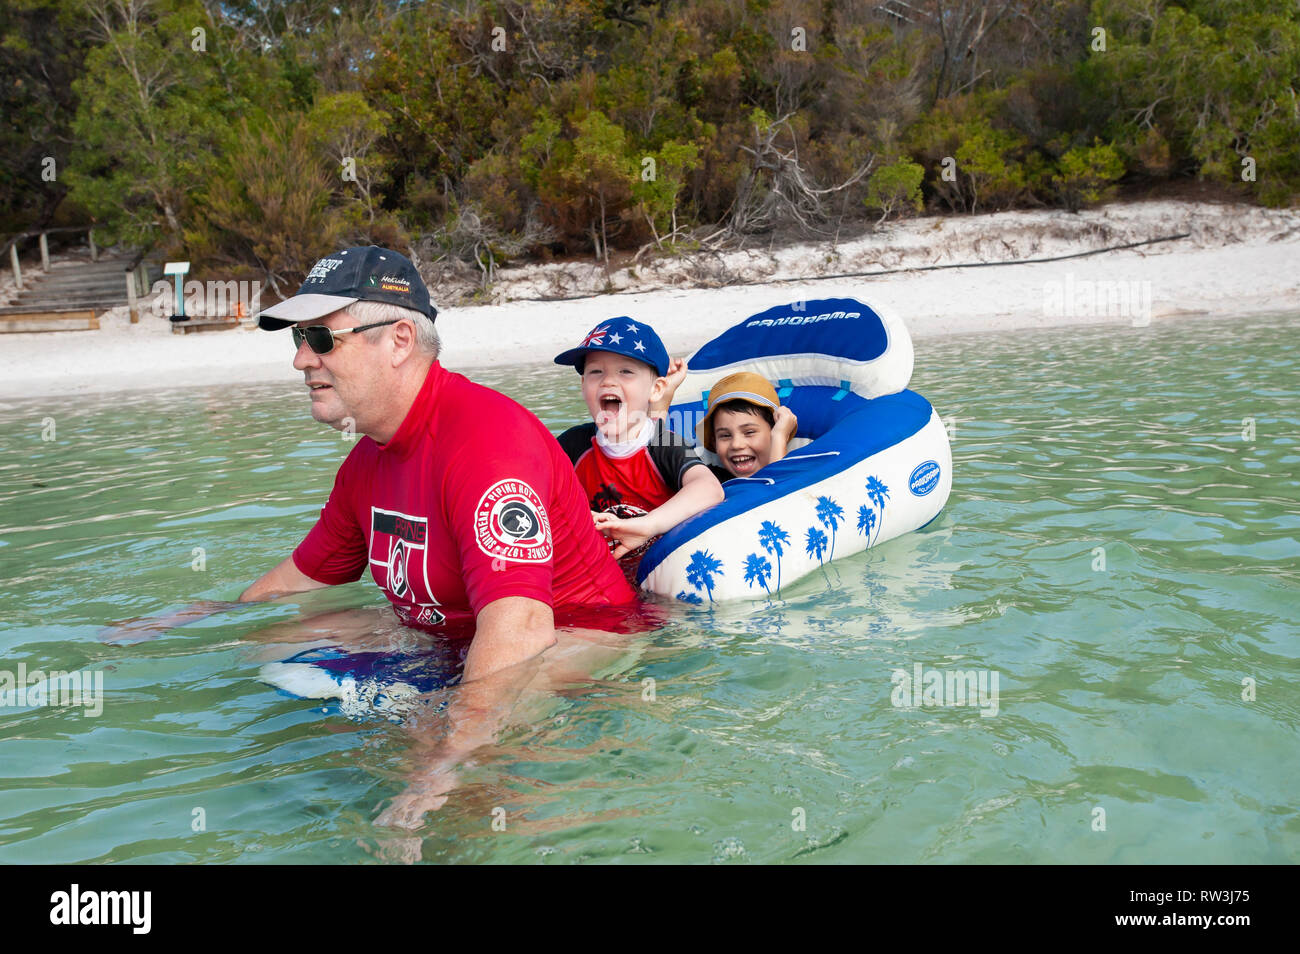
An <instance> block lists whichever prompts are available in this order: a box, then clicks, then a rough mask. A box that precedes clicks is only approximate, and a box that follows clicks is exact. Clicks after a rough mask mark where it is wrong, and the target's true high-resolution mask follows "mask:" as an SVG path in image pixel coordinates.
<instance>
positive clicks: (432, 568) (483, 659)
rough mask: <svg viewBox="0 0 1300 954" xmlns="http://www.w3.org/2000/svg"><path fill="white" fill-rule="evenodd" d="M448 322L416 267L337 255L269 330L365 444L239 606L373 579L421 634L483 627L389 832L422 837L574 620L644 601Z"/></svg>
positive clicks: (540, 444) (339, 420)
mask: <svg viewBox="0 0 1300 954" xmlns="http://www.w3.org/2000/svg"><path fill="white" fill-rule="evenodd" d="M436 316H437V310H436V309H435V308H434V307H433V305H432V304H431V303H430V301H429V293H428V290H427V289H426V287H425V285H424V282H423V280H422V279H421V278H420V275H419V273H418V272H417V271H416V269H415V267H414V266H413V265H412V264H411V262H410V261H408V260H407V259H406V258H405V257H404V256H402V255H399V254H398V253H396V252H392V251H389V250H388V249H383V248H379V247H377V246H369V247H364V248H349V249H345V250H343V251H341V252H337V253H335V254H333V255H328V256H326V257H325V258H323V259H321V260H320V261H319V262H317V263H316V264H315V265H314V266H313V267H312V269H311V271H310V272H309V273H308V275H307V278H306V279H305V280H304V282H303V284H302V287H301V288H300V289H299V290H298V293H297V294H296V295H294V296H293V297H292V298H288V299H286V300H284V301H283V302H281V303H279V304H278V305H275V306H274V307H272V308H268V309H267V310H265V311H263V312H262V313H261V314H260V315H259V316H258V323H259V325H260V326H261V327H262V328H263V329H265V330H269V331H275V330H280V329H284V328H290V327H291V328H292V329H293V331H292V333H293V341H294V344H295V346H296V348H297V350H296V352H295V354H294V359H293V366H294V368H296V369H297V370H299V371H301V372H302V373H303V378H304V383H305V384H306V386H307V388H308V389H309V392H310V400H311V415H312V417H313V418H315V419H316V420H317V421H320V422H321V423H323V424H329V425H330V426H331V427H334V428H336V429H338V430H341V431H342V430H349V431H355V432H359V433H361V434H363V435H365V436H364V437H363V438H361V439H360V440H358V441H357V443H356V445H355V446H354V447H353V448H352V451H351V453H349V454H348V457H347V459H346V460H345V461H344V462H343V464H342V466H341V467H340V468H339V471H338V474H337V476H336V477H335V480H334V489H333V491H332V492H331V494H330V496H329V499H328V500H327V501H326V503H325V506H324V509H322V511H321V515H320V519H319V520H317V522H316V524H315V526H313V527H312V529H311V531H310V532H309V533H308V534H307V536H306V538H305V539H304V540H303V541H302V543H301V544H299V545H298V547H297V548H296V549H295V550H294V552H293V553H292V555H290V556H289V557H288V558H286V559H285V560H284V561H282V562H281V563H280V564H278V565H277V566H275V567H274V568H272V569H271V570H269V571H267V572H266V573H265V574H263V575H262V576H261V577H260V578H259V579H258V580H257V581H256V582H254V583H253V584H252V585H251V586H249V587H248V589H246V590H245V591H244V592H243V593H242V594H241V595H240V597H239V599H240V601H241V602H248V601H252V600H266V599H271V598H273V597H277V596H283V595H286V594H290V593H299V592H303V591H305V590H313V589H318V588H320V587H324V586H330V585H335V584H341V583H349V582H352V581H354V580H357V579H359V578H360V577H361V575H362V573H363V572H364V571H365V570H366V568H367V567H368V568H369V569H370V572H371V575H372V576H373V578H374V580H375V583H376V584H378V586H379V587H380V589H381V590H382V591H383V593H384V596H385V597H387V598H388V600H389V602H390V603H391V604H392V606H393V611H394V612H395V613H396V614H397V616H398V618H399V619H400V620H401V621H402V622H403V623H404V624H406V625H408V626H412V627H416V628H418V629H421V630H424V631H427V632H431V633H441V634H455V630H454V627H455V626H456V625H457V624H460V627H461V630H462V632H468V631H469V630H470V629H471V628H472V634H473V635H472V641H471V642H470V644H469V649H468V652H467V654H466V656H465V670H464V676H463V678H462V682H461V685H460V686H459V687H458V688H457V690H456V693H455V698H454V700H453V702H452V703H451V705H450V706H449V708H448V712H447V722H448V728H447V734H446V736H445V737H444V738H443V739H442V740H441V741H440V743H439V744H438V746H437V747H436V750H435V751H434V753H432V754H431V755H430V756H429V757H427V758H426V759H424V760H422V761H424V766H423V768H422V770H421V772H420V774H419V776H418V777H417V780H416V782H415V783H414V784H413V785H412V787H411V788H409V789H408V790H407V792H405V793H403V795H402V796H399V799H398V801H397V802H396V803H395V805H394V807H393V808H390V809H389V811H388V812H386V813H385V816H384V817H382V818H381V821H387V822H389V823H396V824H400V825H406V826H414V825H416V824H418V823H419V821H420V818H421V817H422V816H423V814H424V811H425V810H427V809H429V808H436V807H438V806H439V805H441V803H442V802H443V801H445V794H446V792H447V791H449V790H450V788H451V787H453V786H454V785H455V779H456V776H455V771H454V770H455V766H456V764H457V763H458V762H460V761H461V760H462V759H463V758H464V756H466V755H467V754H468V753H469V752H471V751H473V750H474V749H476V748H478V747H479V746H482V745H484V744H487V743H489V742H491V741H492V739H493V737H494V735H495V731H496V729H497V727H498V726H499V725H500V724H501V723H502V722H503V721H504V719H505V718H506V716H507V715H508V714H509V711H510V708H511V705H512V704H513V702H514V699H515V697H516V696H517V695H518V693H519V692H520V691H521V690H522V689H523V687H524V685H525V684H526V683H527V682H528V680H529V679H530V678H531V677H532V675H533V674H534V673H535V671H536V668H537V665H538V657H539V656H540V655H541V654H542V653H543V652H545V651H546V650H547V649H548V648H550V647H551V646H553V645H555V643H556V635H555V628H556V620H557V617H559V618H560V621H561V624H562V625H563V623H564V617H565V615H566V613H567V612H568V611H571V610H577V609H578V608H579V607H583V608H590V607H592V606H624V605H626V604H630V603H632V602H633V601H634V600H635V593H634V592H633V590H632V589H631V587H630V586H629V585H628V584H627V582H626V581H625V579H624V577H623V574H622V572H621V571H620V569H619V567H618V564H617V563H616V562H615V561H614V559H613V557H612V556H610V553H609V548H608V545H607V544H606V542H605V540H604V539H603V538H602V537H601V535H600V534H599V533H598V532H597V531H596V529H595V527H594V526H593V525H592V520H591V514H590V511H589V510H588V507H587V501H586V497H585V495H584V494H583V492H582V488H581V487H580V486H579V485H578V481H577V478H576V476H575V475H574V471H573V466H572V465H571V464H570V463H569V459H568V457H567V456H566V455H565V454H564V452H563V451H562V450H561V449H560V446H559V444H558V443H556V440H555V438H554V437H553V436H552V435H551V433H550V432H549V431H548V430H547V429H546V427H545V426H544V425H543V424H542V422H541V421H539V420H538V419H537V418H536V417H535V416H534V415H533V414H531V413H530V412H529V411H527V410H526V409H525V408H523V407H521V406H520V405H518V404H516V403H515V402H514V401H512V400H510V399H509V398H507V397H505V396H504V395H502V394H499V393H497V392H495V391H492V390H490V389H489V388H485V387H482V386H480V385H477V384H474V383H472V382H470V381H469V380H468V379H466V378H465V377H463V376H462V375H459V374H454V373H452V372H449V371H447V370H445V369H444V368H443V367H442V365H441V364H440V363H439V362H438V353H439V349H440V341H439V338H438V334H437V331H436V330H435V328H434V319H435V318H436ZM203 615H206V613H204V614H203ZM192 618H194V615H193V614H191V615H189V616H186V615H185V614H184V613H182V614H178V615H177V616H175V617H172V618H170V619H169V620H167V621H165V622H170V623H171V624H172V625H175V623H177V622H179V621H181V620H182V619H192ZM587 618H590V617H589V616H588V617H587ZM161 622H164V621H154V626H155V628H156V627H157V626H158V624H159V623H161ZM142 629H143V628H142Z"/></svg>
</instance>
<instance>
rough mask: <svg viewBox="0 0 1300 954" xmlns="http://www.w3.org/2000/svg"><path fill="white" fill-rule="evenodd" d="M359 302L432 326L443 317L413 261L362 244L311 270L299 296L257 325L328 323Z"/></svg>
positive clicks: (265, 314)
mask: <svg viewBox="0 0 1300 954" xmlns="http://www.w3.org/2000/svg"><path fill="white" fill-rule="evenodd" d="M358 301H382V302H385V303H386V304H389V305H401V306H402V307H403V308H410V309H412V310H413V311H418V312H420V313H421V314H422V315H427V316H428V318H429V320H430V321H433V320H435V319H436V318H437V317H438V309H436V308H434V307H433V303H432V302H430V301H429V289H428V288H426V287H425V285H424V279H422V278H420V273H419V272H418V271H416V270H415V266H414V265H412V264H411V261H410V259H408V258H407V257H406V256H405V255H402V254H400V253H398V252H394V251H393V250H391V249H387V248H380V247H379V246H378V245H359V246H357V247H356V248H345V249H344V250H343V251H341V252H334V253H333V254H331V255H326V256H325V257H324V258H322V259H321V260H320V261H319V262H317V263H316V264H315V265H313V266H312V267H311V271H310V272H308V273H307V277H306V278H305V279H303V282H302V287H301V288H299V289H298V292H297V294H295V295H294V296H293V297H292V298H286V299H285V300H284V301H282V302H280V303H279V304H278V305H272V306H271V307H270V308H267V309H266V310H265V311H263V312H261V313H259V314H258V316H257V324H258V326H259V327H260V328H262V329H263V330H264V331H279V330H280V329H281V328H288V327H289V326H290V325H295V324H297V323H298V322H300V321H315V320H316V319H318V318H324V317H325V316H326V315H328V314H330V313H332V312H336V311H338V310H339V309H340V308H346V307H347V306H348V305H351V304H353V303H355V302H358Z"/></svg>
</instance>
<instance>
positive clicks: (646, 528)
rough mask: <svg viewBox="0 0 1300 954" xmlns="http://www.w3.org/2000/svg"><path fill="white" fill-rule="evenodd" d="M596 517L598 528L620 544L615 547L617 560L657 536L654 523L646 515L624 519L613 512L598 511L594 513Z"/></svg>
mask: <svg viewBox="0 0 1300 954" xmlns="http://www.w3.org/2000/svg"><path fill="white" fill-rule="evenodd" d="M594 517H595V519H596V529H597V530H599V531H600V532H601V533H603V534H604V535H605V537H606V538H607V539H610V540H613V541H614V542H615V543H617V544H618V546H616V547H615V548H614V559H615V560H617V559H619V558H620V557H622V556H623V555H624V554H626V553H631V552H632V551H633V550H635V549H636V548H637V547H641V546H644V545H645V544H646V543H648V542H649V541H650V540H651V539H653V538H654V537H655V536H657V534H656V533H655V529H654V526H653V524H652V523H651V522H650V521H649V520H647V519H646V518H645V517H631V518H629V519H626V520H622V519H619V518H618V517H616V516H614V515H613V514H612V513H598V514H594Z"/></svg>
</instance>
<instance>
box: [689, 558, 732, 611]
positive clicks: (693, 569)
mask: <svg viewBox="0 0 1300 954" xmlns="http://www.w3.org/2000/svg"><path fill="white" fill-rule="evenodd" d="M715 573H716V574H718V575H719V576H722V575H724V574H723V573H722V561H721V560H719V559H718V558H717V557H715V556H714V555H713V554H712V553H710V552H709V551H708V550H696V551H695V552H694V553H692V554H691V562H690V564H689V565H688V566H687V567H686V582H687V583H689V584H690V585H691V586H693V587H694V588H695V589H697V590H704V591H706V592H707V593H708V594H709V602H710V603H712V602H713V575H714V574H715Z"/></svg>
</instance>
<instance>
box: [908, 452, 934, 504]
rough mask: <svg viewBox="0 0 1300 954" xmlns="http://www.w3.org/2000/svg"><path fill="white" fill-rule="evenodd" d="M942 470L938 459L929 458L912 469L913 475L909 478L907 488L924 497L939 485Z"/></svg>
mask: <svg viewBox="0 0 1300 954" xmlns="http://www.w3.org/2000/svg"><path fill="white" fill-rule="evenodd" d="M940 472H941V468H940V467H939V463H938V461H933V460H927V461H926V462H925V463H924V464H921V465H919V466H918V467H917V468H916V470H914V471H912V476H911V477H909V478H907V489H908V490H910V491H911V492H912V493H913V494H914V495H915V496H917V497H924V496H925V495H926V494H928V493H929V492H930V491H932V490H934V488H935V487H938V486H939V474H940Z"/></svg>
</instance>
